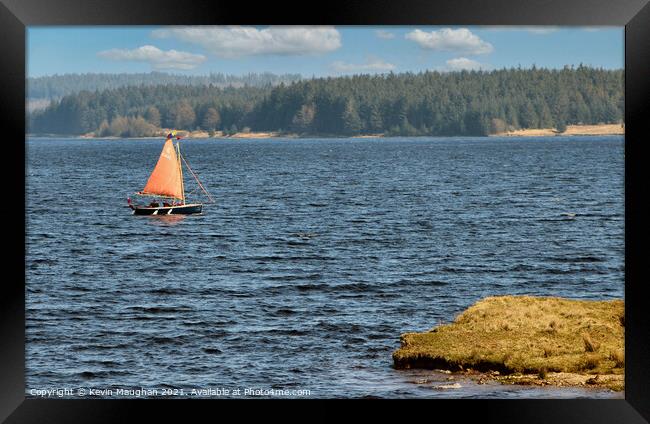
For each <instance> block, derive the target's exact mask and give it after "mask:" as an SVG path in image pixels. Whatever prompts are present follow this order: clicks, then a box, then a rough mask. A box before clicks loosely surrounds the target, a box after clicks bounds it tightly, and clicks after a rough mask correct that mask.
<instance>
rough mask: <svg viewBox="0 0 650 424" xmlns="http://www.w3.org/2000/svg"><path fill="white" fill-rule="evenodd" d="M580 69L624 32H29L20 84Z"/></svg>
mask: <svg viewBox="0 0 650 424" xmlns="http://www.w3.org/2000/svg"><path fill="white" fill-rule="evenodd" d="M581 63H582V64H584V65H588V66H594V67H602V68H605V69H622V68H623V64H624V31H623V27H515V26H509V27H479V26H474V27H472V26H470V27H455V26H452V27H449V26H435V27H433V26H408V27H405V26H336V27H334V26H327V27H315V26H305V27H297V26H289V27H281V26H271V27H268V26H266V27H264V26H258V27H252V26H250V27H246V26H161V27H142V26H140V27H132V26H131V27H125V26H122V27H69V26H68V27H34V26H32V27H29V28H28V30H27V74H28V76H30V77H39V76H44V75H53V74H59V75H60V74H66V73H88V72H95V73H99V72H101V73H122V72H126V73H135V72H150V71H161V72H169V73H177V74H187V75H207V74H210V73H224V74H231V75H243V74H248V73H262V72H272V73H275V74H285V73H291V74H296V73H298V74H301V75H302V76H303V77H311V76H316V77H323V76H339V75H351V74H360V73H364V74H365V73H387V72H391V71H392V72H395V73H399V72H407V71H410V72H420V71H425V70H437V71H455V70H461V69H483V70H491V69H501V68H504V67H506V68H510V67H517V66H521V67H523V68H529V67H531V66H533V65H535V66H537V67H544V68H562V67H564V66H566V65H569V66H570V65H573V66H578V65H579V64H581Z"/></svg>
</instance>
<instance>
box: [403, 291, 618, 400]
mask: <svg viewBox="0 0 650 424" xmlns="http://www.w3.org/2000/svg"><path fill="white" fill-rule="evenodd" d="M623 317H624V302H623V300H612V301H589V300H571V299H564V298H558V297H532V296H500V297H488V298H485V299H483V300H480V301H479V302H477V303H475V304H474V305H472V306H471V307H470V308H468V309H467V310H465V311H464V312H463V313H462V314H460V315H459V316H458V317H457V318H456V319H455V320H454V322H453V323H451V324H445V325H440V326H438V327H436V328H433V329H432V330H430V331H427V332H423V333H406V334H403V335H402V336H401V344H402V345H401V347H400V348H399V349H398V350H396V351H395V352H394V353H393V361H394V365H395V368H398V369H402V368H427V369H443V370H449V371H468V370H471V371H474V372H476V371H478V372H485V373H489V374H490V375H494V376H499V377H498V378H494V379H497V380H500V381H503V382H517V381H516V380H521V382H522V384H530V383H531V380H535V379H537V380H540V381H544V382H545V383H547V384H556V385H571V384H570V382H571V381H574V382H575V383H576V384H585V382H586V381H587V380H589V382H587V384H593V385H596V386H602V387H609V388H612V389H613V390H623V381H622V376H623V374H624V371H625V368H624V367H625V356H624V330H625V328H624V324H625V321H624V318H623ZM515 375H516V376H521V375H526V376H528V377H527V378H524V379H520V378H518V379H513V378H512V377H513V376H515ZM562 375H565V376H566V378H559V377H558V376H562ZM576 376H581V377H583V378H576ZM599 376H600V378H599ZM605 376H609V377H605ZM611 376H616V378H612V377H611ZM564 383H566V384H564Z"/></svg>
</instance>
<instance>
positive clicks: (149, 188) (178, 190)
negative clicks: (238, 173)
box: [127, 131, 214, 215]
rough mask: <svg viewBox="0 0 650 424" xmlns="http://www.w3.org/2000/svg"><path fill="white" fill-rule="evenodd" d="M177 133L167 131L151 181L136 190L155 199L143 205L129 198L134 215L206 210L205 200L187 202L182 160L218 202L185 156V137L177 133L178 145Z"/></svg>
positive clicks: (186, 212) (200, 185) (150, 177)
mask: <svg viewBox="0 0 650 424" xmlns="http://www.w3.org/2000/svg"><path fill="white" fill-rule="evenodd" d="M174 137H176V132H174V131H173V132H171V133H169V134H168V135H167V139H166V141H165V145H164V146H163V149H162V152H161V153H160V157H159V158H158V163H156V167H155V168H154V169H153V172H152V173H151V175H150V176H149V180H148V181H147V184H146V185H145V186H144V189H143V190H142V191H139V192H137V193H135V195H137V196H144V197H152V198H154V200H153V201H152V202H150V203H149V204H148V205H145V206H139V205H134V204H133V203H132V202H131V198H128V199H127V202H128V204H129V207H130V208H131V209H132V210H133V215H191V214H200V213H201V212H202V210H203V204H201V203H186V202H185V185H184V183H183V167H182V163H185V166H187V169H188V170H189V171H190V172H191V173H192V176H193V177H194V179H196V182H197V183H198V185H199V187H200V188H201V190H202V191H203V192H204V193H205V194H206V195H207V197H208V198H209V199H210V203H213V202H214V200H213V199H212V196H211V195H210V193H208V191H207V190H206V189H205V187H203V184H201V182H200V181H199V178H198V177H197V176H196V174H195V173H194V171H192V168H190V165H189V164H188V163H187V161H186V160H185V158H184V157H183V156H181V147H180V139H181V137H176V140H177V142H176V144H175V145H174V142H173V139H174ZM156 199H160V201H156ZM161 202H162V205H161V204H160V203H161Z"/></svg>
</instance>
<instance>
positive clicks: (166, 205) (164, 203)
mask: <svg viewBox="0 0 650 424" xmlns="http://www.w3.org/2000/svg"><path fill="white" fill-rule="evenodd" d="M163 206H164V207H169V206H173V205H171V204H169V202H163Z"/></svg>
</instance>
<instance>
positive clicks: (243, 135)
mask: <svg viewBox="0 0 650 424" xmlns="http://www.w3.org/2000/svg"><path fill="white" fill-rule="evenodd" d="M169 132H171V130H170V129H163V130H161V131H160V133H159V134H158V135H155V136H149V137H116V136H106V137H99V136H95V135H94V134H92V133H89V134H83V135H72V136H71V135H65V134H27V137H35V138H36V137H40V138H46V137H69V138H78V139H116V140H120V139H124V138H128V139H137V140H139V139H142V140H148V139H153V140H155V139H160V138H161V137H163V138H164V137H165V136H166V135H167V134H169ZM178 135H179V136H180V137H181V138H184V139H209V138H218V139H238V140H253V139H268V138H296V139H301V138H340V139H349V138H394V137H393V136H387V135H385V134H381V133H380V134H359V135H355V136H348V137H342V136H338V135H328V134H296V133H280V132H277V131H247V132H237V133H235V134H230V135H226V134H224V133H223V132H222V131H216V132H215V133H213V135H210V134H209V133H208V132H207V131H185V130H178ZM603 135H625V127H624V126H623V125H621V124H600V125H568V126H567V129H566V131H565V132H563V133H559V132H557V130H555V129H554V128H530V129H521V130H513V131H505V132H501V133H497V134H490V135H488V136H485V137H486V138H489V137H565V136H603ZM395 137H397V138H401V137H404V136H395ZM421 137H438V136H413V137H408V138H421ZM442 137H445V136H442ZM448 137H466V136H448Z"/></svg>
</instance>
